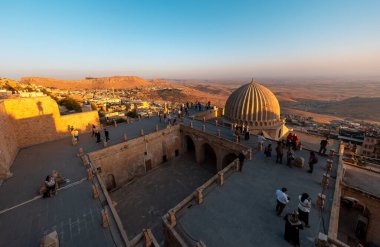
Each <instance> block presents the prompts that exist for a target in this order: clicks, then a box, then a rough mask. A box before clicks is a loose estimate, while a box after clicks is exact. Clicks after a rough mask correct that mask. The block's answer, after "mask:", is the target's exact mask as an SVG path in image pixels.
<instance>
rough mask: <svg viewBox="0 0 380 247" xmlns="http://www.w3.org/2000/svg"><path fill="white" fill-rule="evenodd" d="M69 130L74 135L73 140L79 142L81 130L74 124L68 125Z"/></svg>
mask: <svg viewBox="0 0 380 247" xmlns="http://www.w3.org/2000/svg"><path fill="white" fill-rule="evenodd" d="M67 130H68V131H69V132H70V134H71V136H72V141H73V143H78V142H79V130H78V129H75V128H74V126H70V125H68V126H67Z"/></svg>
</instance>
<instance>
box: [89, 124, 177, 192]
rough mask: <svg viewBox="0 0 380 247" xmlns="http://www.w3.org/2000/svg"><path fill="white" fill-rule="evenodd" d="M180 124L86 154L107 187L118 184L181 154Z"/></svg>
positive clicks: (117, 185)
mask: <svg viewBox="0 0 380 247" xmlns="http://www.w3.org/2000/svg"><path fill="white" fill-rule="evenodd" d="M179 129H180V126H179V125H176V126H173V127H171V128H168V129H164V130H161V131H158V132H155V133H151V134H149V135H146V136H142V137H139V138H135V139H132V140H129V141H127V142H124V143H121V144H117V145H113V146H111V147H108V148H104V149H102V150H99V151H95V152H92V153H89V156H90V158H91V160H92V161H93V163H94V165H95V166H96V167H100V168H101V174H102V179H103V180H104V181H105V183H106V185H107V187H108V188H111V187H115V186H116V187H119V186H121V185H123V184H125V183H127V182H128V181H130V180H131V179H133V178H134V177H135V176H139V175H143V174H145V173H146V171H147V170H149V169H153V168H155V167H157V166H158V165H160V164H161V163H163V162H164V159H166V160H170V159H172V158H173V157H175V155H176V150H178V154H180V153H182V151H183V150H181V138H180V131H179Z"/></svg>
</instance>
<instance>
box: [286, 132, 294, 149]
mask: <svg viewBox="0 0 380 247" xmlns="http://www.w3.org/2000/svg"><path fill="white" fill-rule="evenodd" d="M286 146H287V147H291V146H293V134H292V132H289V134H288V136H287V137H286Z"/></svg>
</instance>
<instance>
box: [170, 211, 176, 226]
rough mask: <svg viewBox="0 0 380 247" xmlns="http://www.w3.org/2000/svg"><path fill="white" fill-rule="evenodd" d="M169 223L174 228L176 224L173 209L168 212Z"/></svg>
mask: <svg viewBox="0 0 380 247" xmlns="http://www.w3.org/2000/svg"><path fill="white" fill-rule="evenodd" d="M169 222H170V226H172V227H174V226H175V225H176V224H177V219H176V217H175V212H174V210H173V209H171V210H170V211H169Z"/></svg>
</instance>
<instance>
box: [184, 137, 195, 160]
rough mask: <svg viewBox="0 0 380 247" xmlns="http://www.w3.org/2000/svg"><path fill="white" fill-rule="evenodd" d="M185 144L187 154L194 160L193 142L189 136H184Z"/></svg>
mask: <svg viewBox="0 0 380 247" xmlns="http://www.w3.org/2000/svg"><path fill="white" fill-rule="evenodd" d="M185 145H186V151H187V154H188V156H189V157H190V158H191V159H192V160H193V161H195V144H194V141H193V139H191V137H190V136H185Z"/></svg>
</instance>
